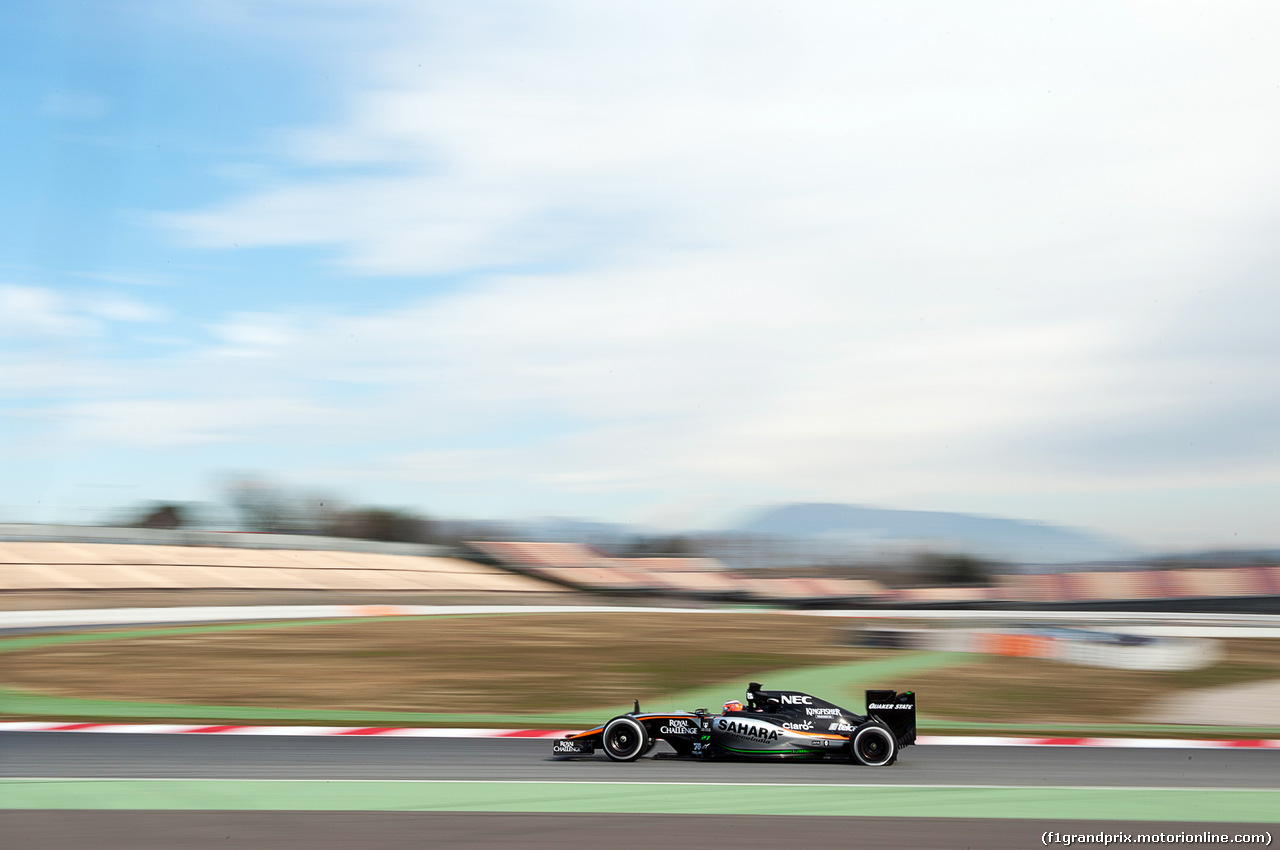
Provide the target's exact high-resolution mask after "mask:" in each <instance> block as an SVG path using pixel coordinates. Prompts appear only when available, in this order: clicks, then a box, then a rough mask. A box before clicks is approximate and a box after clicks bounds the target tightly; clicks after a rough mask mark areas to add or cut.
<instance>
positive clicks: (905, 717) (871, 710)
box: [867, 690, 916, 747]
mask: <svg viewBox="0 0 1280 850" xmlns="http://www.w3.org/2000/svg"><path fill="white" fill-rule="evenodd" d="M867 716H868V717H874V718H876V719H878V720H880V721H882V722H883V723H884V724H885V725H886V726H888V727H889V728H890V729H891V730H893V735H894V737H895V738H897V739H898V746H900V747H906V746H909V745H911V744H914V743H915V742H916V692H915V691H903V692H902V693H898V692H897V691H879V690H877V691H867Z"/></svg>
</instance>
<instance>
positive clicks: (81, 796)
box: [0, 779, 1280, 823]
mask: <svg viewBox="0 0 1280 850" xmlns="http://www.w3.org/2000/svg"><path fill="white" fill-rule="evenodd" d="M0 808H4V809H28V810H29V809H46V810H47V809H80V810H105V809H129V810H153V811H154V810H182V811H197V810H204V811H211V810H217V811H437V812H441V811H452V812H549V813H550V812H555V813H586V812H593V813H600V812H609V813H637V814H724V815H733V814H754V815H796V816H811V815H846V816H856V817H911V818H921V817H926V818H933V817H965V818H1003V819H1036V820H1042V821H1046V820H1055V819H1057V820H1129V821H1180V822H1200V823H1213V822H1223V823H1230V822H1235V823H1274V822H1276V819H1277V818H1276V813H1277V812H1280V790H1264V791H1251V790H1241V791H1233V790H1223V789H1204V788H1160V789H1152V788H1022V787H1020V788H1013V787H1008V788H1006V787H982V788H974V787H962V786H953V787H944V786H890V785H861V786H851V785H844V786H841V785H753V784H747V785H731V784H710V783H699V784H690V783H676V782H670V783H639V782H637V783H627V782H613V783H603V782H465V783H464V782H448V781H444V782H414V781H408V782H377V781H360V780H335V781H322V780H318V781H296V780H202V779H168V780H129V779H118V780H117V779H113V780H84V779H3V780H0Z"/></svg>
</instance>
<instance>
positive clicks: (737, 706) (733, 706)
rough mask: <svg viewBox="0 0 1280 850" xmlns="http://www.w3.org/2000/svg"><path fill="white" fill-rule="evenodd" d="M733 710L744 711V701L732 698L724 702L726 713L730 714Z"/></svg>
mask: <svg viewBox="0 0 1280 850" xmlns="http://www.w3.org/2000/svg"><path fill="white" fill-rule="evenodd" d="M731 711H742V703H740V702H738V701H737V700H736V699H731V700H729V701H728V702H726V703H725V704H724V713H725V714H728V713H729V712H731Z"/></svg>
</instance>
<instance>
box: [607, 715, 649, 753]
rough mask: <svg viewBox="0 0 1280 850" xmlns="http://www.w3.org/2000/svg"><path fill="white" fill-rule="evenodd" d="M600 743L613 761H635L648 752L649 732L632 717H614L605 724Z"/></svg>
mask: <svg viewBox="0 0 1280 850" xmlns="http://www.w3.org/2000/svg"><path fill="white" fill-rule="evenodd" d="M600 742H601V744H602V746H603V747H604V754H605V755H607V756H608V757H609V758H611V759H613V760H614V761H635V760H636V759H638V758H640V756H642V755H644V754H645V753H646V752H648V750H649V743H650V738H649V731H648V730H647V729H645V728H644V724H643V723H641V722H640V721H639V720H636V719H635V718H634V717H626V716H623V717H615V718H613V719H612V720H610V721H609V722H608V723H606V724H605V726H604V731H603V732H601V733H600Z"/></svg>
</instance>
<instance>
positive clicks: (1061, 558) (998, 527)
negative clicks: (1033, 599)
mask: <svg viewBox="0 0 1280 850" xmlns="http://www.w3.org/2000/svg"><path fill="white" fill-rule="evenodd" d="M733 531H735V532H740V533H744V534H754V535H762V536H768V537H776V538H786V539H792V540H822V541H826V542H828V543H837V542H847V543H849V544H851V545H852V544H858V543H861V544H865V545H872V544H875V543H885V542H902V543H907V542H912V541H914V542H919V543H922V544H928V545H929V546H930V548H934V549H938V550H944V549H945V550H947V551H953V552H955V551H959V552H966V553H969V554H975V555H984V556H986V557H992V558H1000V559H1003V560H1011V561H1021V562H1026V563H1043V564H1051V563H1069V562H1087V561H1105V560H1113V559H1117V558H1126V557H1132V555H1133V552H1132V551H1131V549H1130V548H1129V547H1127V546H1126V545H1125V544H1123V543H1121V542H1119V541H1116V540H1111V539H1108V538H1106V537H1102V536H1100V535H1096V534H1091V533H1089V532H1086V531H1080V530H1076V529H1071V528H1063V527H1061V526H1054V525H1049V524H1047V523H1036V522H1025V521H1022V520H1015V519H1004V518H1001V517H989V516H977V515H973V514H957V513H946V512H942V511H900V510H890V509H885V508H867V507H861V506H859V505H841V504H826V503H818V504H795V505H781V506H778V507H772V508H767V509H764V510H762V511H760V512H759V513H757V514H755V515H754V516H752V517H751V518H750V519H748V520H747V521H745V522H743V523H741V524H740V525H738V526H737V527H736V528H734V529H733Z"/></svg>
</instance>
